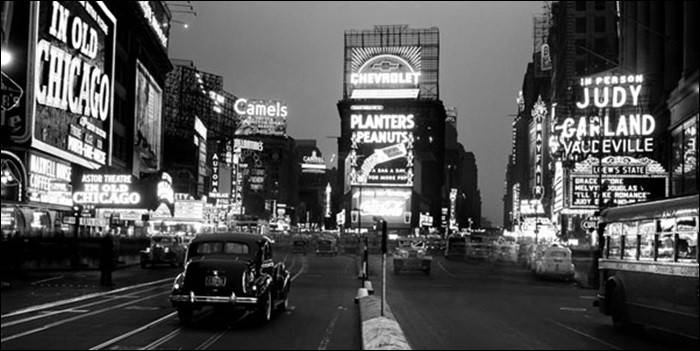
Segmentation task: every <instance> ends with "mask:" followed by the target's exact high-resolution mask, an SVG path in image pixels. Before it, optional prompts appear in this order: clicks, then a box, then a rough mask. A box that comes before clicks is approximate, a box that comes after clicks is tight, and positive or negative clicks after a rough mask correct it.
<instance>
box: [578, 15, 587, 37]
mask: <svg viewBox="0 0 700 351" xmlns="http://www.w3.org/2000/svg"><path fill="white" fill-rule="evenodd" d="M576 33H586V19H585V18H584V17H578V18H576Z"/></svg>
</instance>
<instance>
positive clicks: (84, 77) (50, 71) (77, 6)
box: [28, 1, 116, 169]
mask: <svg viewBox="0 0 700 351" xmlns="http://www.w3.org/2000/svg"><path fill="white" fill-rule="evenodd" d="M32 4H33V5H34V6H35V11H34V19H33V20H34V21H33V23H34V25H35V32H34V33H33V36H32V39H31V40H30V44H31V43H36V44H35V50H34V53H33V54H30V62H31V63H30V66H32V67H33V68H34V75H35V77H34V82H35V84H34V87H33V89H32V91H31V92H30V93H31V94H32V95H31V96H32V97H31V99H30V100H28V101H31V103H30V106H29V107H30V112H29V115H30V116H32V121H33V122H32V125H33V132H32V147H35V148H37V149H40V150H42V151H45V152H47V153H50V154H52V155H56V156H57V157H60V158H62V159H64V160H66V161H70V162H74V163H78V164H80V165H82V166H85V167H87V168H92V169H97V168H99V167H101V166H103V165H107V164H110V162H111V134H112V96H113V85H114V82H113V78H114V50H115V49H114V46H115V33H116V19H115V18H114V16H113V15H112V13H111V12H110V11H109V10H108V9H107V8H106V6H105V5H104V4H103V3H102V2H96V1H52V2H43V1H42V2H39V1H37V2H33V3H32Z"/></svg>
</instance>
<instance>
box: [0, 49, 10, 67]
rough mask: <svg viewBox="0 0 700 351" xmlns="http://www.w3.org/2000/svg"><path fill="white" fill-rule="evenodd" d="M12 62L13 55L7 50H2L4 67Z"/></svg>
mask: <svg viewBox="0 0 700 351" xmlns="http://www.w3.org/2000/svg"><path fill="white" fill-rule="evenodd" d="M10 62H12V54H11V53H10V52H8V51H7V50H4V49H3V50H2V67H5V66H7V65H9V64H10Z"/></svg>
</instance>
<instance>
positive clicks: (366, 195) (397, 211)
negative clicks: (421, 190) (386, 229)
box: [352, 187, 412, 228]
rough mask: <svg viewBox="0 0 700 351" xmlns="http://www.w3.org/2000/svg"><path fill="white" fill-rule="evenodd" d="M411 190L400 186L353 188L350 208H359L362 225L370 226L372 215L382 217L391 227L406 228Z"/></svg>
mask: <svg viewBox="0 0 700 351" xmlns="http://www.w3.org/2000/svg"><path fill="white" fill-rule="evenodd" d="M411 192H412V190H411V189H400V188H394V189H392V188H378V187H371V188H370V187H368V188H364V187H363V188H361V189H360V188H353V189H352V208H357V209H359V210H360V213H361V218H360V220H361V221H362V223H363V226H366V227H367V226H368V227H371V226H372V224H373V223H374V217H382V218H383V219H384V220H385V221H387V224H388V225H389V226H390V227H391V228H408V227H410V223H411ZM365 224H366V225H365Z"/></svg>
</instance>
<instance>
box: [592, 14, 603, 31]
mask: <svg viewBox="0 0 700 351" xmlns="http://www.w3.org/2000/svg"><path fill="white" fill-rule="evenodd" d="M593 29H594V30H595V32H596V33H602V32H605V17H596V18H595V20H594V22H593Z"/></svg>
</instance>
